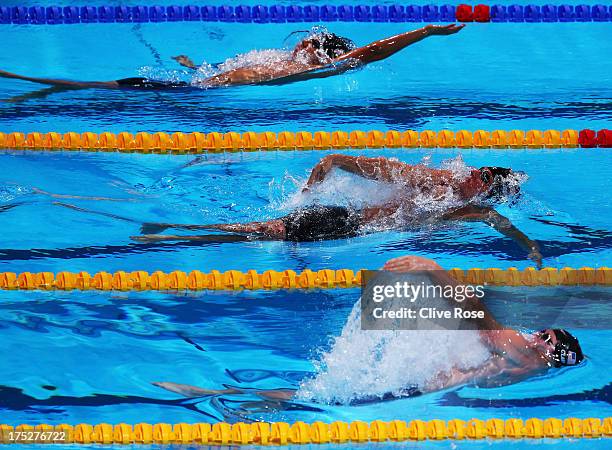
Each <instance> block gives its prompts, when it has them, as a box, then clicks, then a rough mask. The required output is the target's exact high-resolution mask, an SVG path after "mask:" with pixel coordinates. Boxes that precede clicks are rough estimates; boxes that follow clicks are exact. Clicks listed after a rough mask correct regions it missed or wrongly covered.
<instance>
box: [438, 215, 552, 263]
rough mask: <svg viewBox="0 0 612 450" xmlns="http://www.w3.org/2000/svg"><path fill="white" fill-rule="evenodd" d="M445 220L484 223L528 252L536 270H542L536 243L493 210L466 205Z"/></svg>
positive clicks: (540, 256) (446, 216)
mask: <svg viewBox="0 0 612 450" xmlns="http://www.w3.org/2000/svg"><path fill="white" fill-rule="evenodd" d="M443 218H444V219H445V220H463V221H466V222H484V223H486V224H487V225H489V226H491V227H493V228H494V229H495V230H496V231H498V232H499V233H501V234H503V235H504V236H507V237H509V238H510V239H512V240H513V241H514V242H516V243H517V244H518V245H519V246H520V247H521V248H522V249H523V250H525V251H527V252H528V255H527V257H528V258H529V259H531V260H533V261H534V262H535V263H536V266H537V267H538V269H541V268H542V254H541V253H540V247H539V245H538V243H537V242H536V241H534V240H532V239H530V238H529V237H528V236H527V235H526V234H525V233H523V232H522V231H521V230H519V229H518V228H517V227H515V226H514V225H513V224H512V222H510V220H509V219H508V218H507V217H504V216H502V215H501V214H500V213H498V212H497V211H495V210H494V209H493V208H490V207H486V206H476V205H467V206H464V207H463V208H460V209H458V210H455V211H453V212H451V213H449V214H446V215H445V216H444V217H443Z"/></svg>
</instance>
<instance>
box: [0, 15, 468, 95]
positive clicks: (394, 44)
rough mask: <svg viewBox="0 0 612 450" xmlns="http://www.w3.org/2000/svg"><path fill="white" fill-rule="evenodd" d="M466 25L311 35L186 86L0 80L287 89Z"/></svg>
mask: <svg viewBox="0 0 612 450" xmlns="http://www.w3.org/2000/svg"><path fill="white" fill-rule="evenodd" d="M464 26H465V25H454V24H451V25H446V26H440V25H427V26H425V27H423V28H419V29H418V30H414V31H409V32H406V33H402V34H398V35H396V36H391V37H388V38H385V39H381V40H379V41H375V42H372V43H370V44H368V45H365V46H363V47H358V48H356V46H355V44H354V43H353V42H352V41H351V40H349V39H347V38H343V37H341V36H338V35H336V34H333V33H329V32H315V33H311V34H310V35H309V36H307V37H306V38H305V39H303V40H301V41H300V42H299V43H298V44H297V45H296V46H295V48H294V49H293V51H292V52H291V54H290V55H289V57H288V58H285V59H280V60H278V61H274V62H273V63H272V64H271V63H270V62H267V63H261V64H254V65H250V66H246V67H239V68H236V69H231V70H227V71H225V72H221V73H219V74H217V75H214V76H212V77H209V78H206V79H203V80H194V81H193V82H191V83H187V82H184V81H178V82H174V81H156V80H150V79H147V78H140V77H136V78H123V79H120V80H113V81H69V80H58V79H51V78H37V77H29V76H24V75H18V74H15V73H11V72H6V71H3V70H0V77H3V78H13V79H17V80H23V81H30V82H33V83H40V84H47V85H51V86H54V87H55V88H58V89H64V90H69V89H88V88H104V89H140V90H161V89H176V88H186V87H201V88H213V87H223V86H239V85H247V84H286V83H291V82H295V81H303V80H308V79H313V78H327V77H330V76H333V75H339V74H342V73H344V72H346V71H348V70H351V69H353V68H356V67H360V66H364V65H366V64H369V63H372V62H375V61H380V60H382V59H386V58H388V57H389V56H391V55H393V54H395V53H397V52H399V51H400V50H402V49H404V48H406V47H408V46H409V45H412V44H414V43H416V42H419V41H421V40H423V39H425V38H427V37H430V36H443V35H450V34H455V33H458V32H459V31H461V29H462V28H463V27H464ZM174 59H175V60H177V61H178V62H179V64H181V65H183V66H185V67H188V68H191V69H193V68H195V65H194V64H193V62H192V61H191V60H190V59H189V58H188V57H186V56H184V55H180V56H176V57H174Z"/></svg>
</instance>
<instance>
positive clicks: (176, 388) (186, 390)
mask: <svg viewBox="0 0 612 450" xmlns="http://www.w3.org/2000/svg"><path fill="white" fill-rule="evenodd" d="M151 384H152V385H153V386H157V387H160V388H162V389H165V390H167V391H170V392H175V393H177V394H180V395H182V396H184V397H203V396H204V395H223V394H242V393H243V391H241V390H240V389H202V388H200V387H197V386H191V385H189V384H178V383H171V382H167V381H162V382H157V381H156V382H153V383H151Z"/></svg>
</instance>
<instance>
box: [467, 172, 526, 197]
mask: <svg viewBox="0 0 612 450" xmlns="http://www.w3.org/2000/svg"><path fill="white" fill-rule="evenodd" d="M478 171H479V172H480V181H481V182H482V185H483V191H482V193H483V194H484V196H485V198H487V199H490V200H493V201H502V200H504V199H506V198H508V197H512V196H518V195H519V194H520V192H521V187H520V178H521V177H522V176H524V173H523V172H513V171H512V169H507V168H505V167H493V166H485V167H481V168H480V169H478Z"/></svg>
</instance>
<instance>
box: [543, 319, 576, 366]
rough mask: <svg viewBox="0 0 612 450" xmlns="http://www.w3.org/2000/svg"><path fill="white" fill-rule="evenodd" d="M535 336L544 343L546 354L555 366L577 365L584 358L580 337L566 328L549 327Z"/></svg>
mask: <svg viewBox="0 0 612 450" xmlns="http://www.w3.org/2000/svg"><path fill="white" fill-rule="evenodd" d="M535 336H536V337H537V338H538V339H539V340H540V341H541V342H542V343H543V344H544V346H545V349H546V350H545V351H546V356H547V358H549V359H550V360H551V362H552V364H553V365H554V366H555V367H564V366H575V365H577V364H580V362H582V360H583V359H584V354H583V353H582V349H581V348H580V344H579V343H578V339H576V338H575V337H574V336H572V335H571V334H570V333H569V332H568V331H566V330H562V329H559V328H547V329H546V330H542V331H538V332H537V333H536V334H535Z"/></svg>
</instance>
